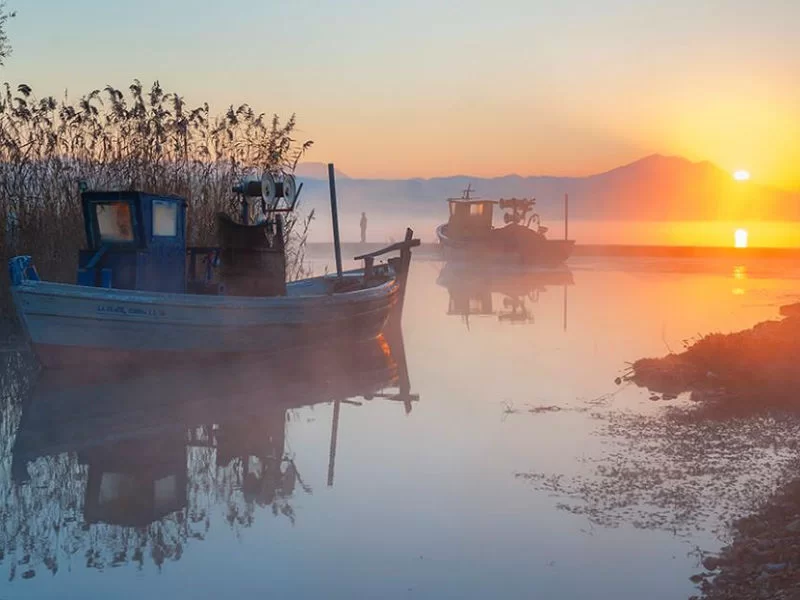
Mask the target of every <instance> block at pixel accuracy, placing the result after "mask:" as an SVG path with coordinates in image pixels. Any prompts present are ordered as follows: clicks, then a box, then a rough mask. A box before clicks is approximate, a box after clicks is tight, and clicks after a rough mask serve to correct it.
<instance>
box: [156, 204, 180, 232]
mask: <svg viewBox="0 0 800 600" xmlns="http://www.w3.org/2000/svg"><path fill="white" fill-rule="evenodd" d="M177 234H178V205H177V204H176V203H175V202H165V201H164V200H153V237H175V236H176V235H177Z"/></svg>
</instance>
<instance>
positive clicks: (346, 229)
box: [309, 200, 800, 248]
mask: <svg viewBox="0 0 800 600" xmlns="http://www.w3.org/2000/svg"><path fill="white" fill-rule="evenodd" d="M346 203H347V201H346V200H343V201H342V204H344V205H346ZM437 208H438V210H436V211H424V212H422V211H412V210H409V211H408V212H407V213H405V214H398V212H397V211H387V210H384V209H381V207H380V205H376V206H375V207H371V208H368V209H367V210H366V211H365V212H366V213H367V219H368V226H367V241H368V242H374V243H385V242H389V241H390V240H393V239H394V240H398V239H401V238H402V236H403V232H404V231H405V228H406V227H411V228H412V229H413V230H414V234H415V236H416V237H419V238H420V239H421V240H422V242H423V243H435V242H436V241H437V240H436V228H437V227H438V226H439V225H441V224H442V223H446V222H447V218H448V214H447V204H446V203H445V202H442V203H441V204H440V205H439V206H438V207H437ZM498 212H499V211H498ZM360 219H361V212H352V211H348V210H346V209H345V210H342V209H340V213H339V231H340V235H341V239H342V241H343V242H357V241H359V240H360V236H361V230H360V226H359V221H360ZM542 224H543V225H544V226H545V227H547V228H548V231H547V236H548V237H549V238H550V239H563V237H564V219H563V217H558V218H551V219H547V218H544V217H543V218H542ZM503 225H504V224H503V220H502V214H500V215H497V214H496V215H495V218H494V226H495V227H502V226H503ZM568 226H569V232H568V233H569V237H570V239H574V240H576V243H577V244H599V245H605V244H623V245H642V246H714V247H722V248H730V247H733V245H734V234H735V232H736V230H737V229H746V230H747V231H748V233H749V245H750V246H751V247H762V248H794V247H797V244H798V240H800V222H791V221H788V222H780V221H747V220H745V221H630V220H625V221H620V220H617V221H609V220H586V219H582V218H581V217H580V215H576V214H573V216H572V217H570V219H569V225H568ZM309 241H310V242H312V243H326V242H332V241H333V233H332V228H331V217H330V208H329V207H325V206H323V207H320V208H319V209H318V210H316V211H315V221H314V227H313V228H312V230H311V232H310V235H309Z"/></svg>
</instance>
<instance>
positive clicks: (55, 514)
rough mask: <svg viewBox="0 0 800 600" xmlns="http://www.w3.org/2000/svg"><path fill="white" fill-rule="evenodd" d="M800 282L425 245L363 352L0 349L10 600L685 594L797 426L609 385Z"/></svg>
mask: <svg viewBox="0 0 800 600" xmlns="http://www.w3.org/2000/svg"><path fill="white" fill-rule="evenodd" d="M324 262H325V261H324V259H322V258H319V259H317V260H316V261H315V264H314V266H315V268H316V269H321V267H322V265H323V263H324ZM798 277H800V270H798V269H797V268H795V267H793V266H790V265H787V264H782V263H778V262H767V263H762V264H747V265H736V264H733V263H728V262H699V261H667V260H618V261H610V260H602V259H591V260H590V259H582V260H575V261H571V263H570V269H569V271H563V272H555V273H554V272H548V273H527V274H519V273H493V274H491V273H486V272H477V273H476V272H469V271H467V272H464V271H459V270H457V269H452V268H451V267H445V266H444V265H443V264H442V263H440V262H438V261H436V260H434V259H432V258H431V257H425V256H418V257H417V259H416V260H415V262H414V264H413V267H412V272H411V276H410V281H409V286H410V287H409V294H408V297H407V299H406V305H405V313H404V316H403V322H402V330H401V331H397V330H393V331H389V332H387V335H386V337H385V339H382V340H378V341H377V342H376V343H374V344H364V345H360V346H358V347H344V348H337V349H334V350H332V351H327V350H324V349H319V350H317V351H315V352H313V353H308V354H307V355H306V356H303V357H284V359H283V360H282V362H280V364H278V363H276V362H275V361H272V362H271V363H270V364H256V365H240V366H238V367H237V368H236V369H231V368H228V367H219V368H213V369H203V370H202V371H197V372H178V373H169V374H167V373H159V374H150V375H147V374H143V375H136V376H132V377H130V378H129V379H128V380H126V381H124V382H123V381H117V382H108V381H102V380H99V381H95V382H90V383H83V384H80V385H78V384H77V383H75V382H71V381H65V380H63V379H59V378H54V377H50V376H48V377H42V376H37V375H35V374H33V373H31V372H30V370H29V368H28V366H27V362H26V361H25V360H24V358H21V357H19V356H18V355H17V354H15V353H14V352H11V351H7V352H5V353H4V354H2V355H0V356H1V357H2V366H1V367H0V369H2V370H1V371H0V377H2V385H3V387H2V394H3V396H2V411H3V413H2V446H1V447H0V449H1V451H2V461H1V462H0V493H1V494H2V503H1V504H0V569H2V571H3V575H4V576H3V577H2V583H0V598H2V599H6V598H20V599H22V598H108V597H115V598H143V597H165V598H166V597H169V598H219V597H224V596H225V595H226V594H227V595H230V594H244V595H245V597H249V596H250V595H252V596H256V595H259V596H266V595H270V596H271V597H277V598H486V597H495V598H554V597H558V598H615V599H628V598H630V599H634V598H636V599H639V598H644V597H647V598H686V597H688V596H689V595H691V594H692V593H693V592H694V590H695V588H694V586H693V584H691V583H690V582H689V579H688V578H689V576H690V575H692V574H694V573H696V572H698V571H699V569H698V566H697V565H698V553H697V551H698V549H699V550H708V551H713V550H715V549H717V548H718V547H719V546H720V545H722V544H723V543H724V538H725V531H726V530H725V527H724V519H725V518H726V517H731V516H736V515H738V514H746V512H747V508H748V506H750V504H751V503H752V502H753V501H754V500H757V499H758V497H760V495H761V494H763V493H766V492H768V491H769V489H771V487H772V486H773V485H774V484H775V482H776V481H777V480H779V479H780V477H781V475H782V474H783V473H784V471H785V470H786V468H787V467H788V465H789V461H790V460H791V456H790V454H791V453H790V452H789V449H790V446H791V444H790V443H789V441H788V440H789V439H791V438H792V437H793V436H794V435H795V434H796V433H797V431H796V430H795V429H793V427H794V425H793V424H783V423H782V424H780V425H775V424H774V423H766V424H765V423H764V422H763V420H760V419H757V418H744V419H737V420H736V421H735V422H725V423H719V422H713V423H708V422H701V423H692V424H689V425H687V424H685V423H684V424H679V423H675V422H670V421H668V420H667V417H666V416H665V415H666V412H667V411H668V407H670V406H682V405H685V404H686V403H688V402H689V401H688V400H685V399H683V398H679V399H677V400H672V401H666V400H660V401H658V402H656V401H652V400H650V394H649V393H648V392H646V391H645V390H641V389H637V388H635V387H633V386H630V385H624V384H623V385H617V384H616V383H615V382H614V379H615V378H616V377H617V376H619V375H621V374H622V373H623V371H624V370H625V368H626V361H633V360H635V359H637V358H640V357H643V356H655V355H662V354H664V353H666V352H667V348H668V347H669V348H672V349H673V350H678V349H680V348H681V344H682V340H686V339H688V338H691V337H692V336H696V335H698V334H703V333H708V332H712V331H732V330H737V329H742V328H745V327H749V326H751V325H753V324H754V323H756V322H758V321H760V320H764V319H768V318H773V317H775V316H776V315H777V306H779V305H780V304H783V303H786V302H789V301H791V300H794V299H797V297H798V294H800V287H798V279H797V278H798ZM466 313H472V314H470V315H467V314H466ZM479 313H485V314H479ZM280 373H284V374H286V373H288V374H291V375H292V377H291V378H290V379H289V380H284V377H282V376H281V375H280ZM23 398H27V399H28V402H27V403H26V404H23V403H22V401H23ZM773 425H774V426H773ZM765 431H766V432H767V433H766V434H765Z"/></svg>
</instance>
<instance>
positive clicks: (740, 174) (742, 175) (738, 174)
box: [733, 169, 750, 181]
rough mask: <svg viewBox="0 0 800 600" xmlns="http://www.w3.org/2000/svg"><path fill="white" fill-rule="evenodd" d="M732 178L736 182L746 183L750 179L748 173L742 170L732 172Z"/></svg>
mask: <svg viewBox="0 0 800 600" xmlns="http://www.w3.org/2000/svg"><path fill="white" fill-rule="evenodd" d="M733 178H734V179H735V180H736V181H747V180H749V179H750V171H745V170H744V169H739V170H738V171H734V172H733Z"/></svg>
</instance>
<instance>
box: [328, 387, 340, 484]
mask: <svg viewBox="0 0 800 600" xmlns="http://www.w3.org/2000/svg"><path fill="white" fill-rule="evenodd" d="M340 407H341V402H339V400H334V402H333V423H332V424H331V451H330V453H329V454H328V487H332V486H333V471H334V467H335V466H336V440H337V438H338V437H339V410H340Z"/></svg>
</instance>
